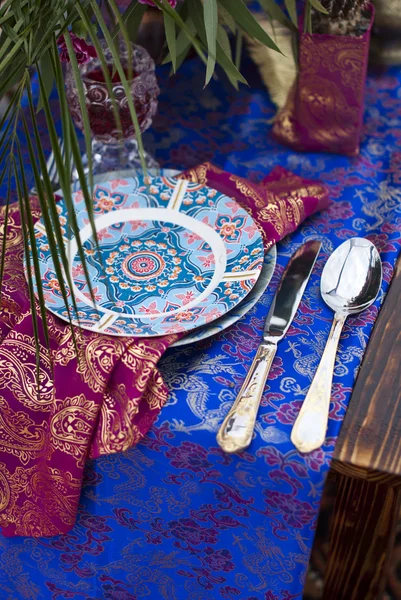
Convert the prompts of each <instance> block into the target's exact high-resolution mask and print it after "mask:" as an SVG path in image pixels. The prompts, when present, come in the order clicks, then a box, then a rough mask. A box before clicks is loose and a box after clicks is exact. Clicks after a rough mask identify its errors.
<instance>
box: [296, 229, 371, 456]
mask: <svg viewBox="0 0 401 600" xmlns="http://www.w3.org/2000/svg"><path fill="white" fill-rule="evenodd" d="M381 281H382V264H381V260H380V256H379V253H378V251H377V250H376V247H375V246H374V245H373V244H372V243H371V242H369V240H366V239H365V238H352V239H350V240H347V241H346V242H344V243H343V244H341V246H339V247H338V248H337V249H336V250H335V251H334V252H333V254H332V255H331V256H330V258H329V259H328V261H327V262H326V264H325V266H324V269H323V273H322V279H321V282H320V291H321V294H322V297H323V300H324V301H325V302H326V304H327V305H328V306H330V308H331V309H333V310H334V313H335V314H334V320H333V324H332V327H331V330H330V334H329V338H328V340H327V343H326V347H325V349H324V352H323V356H322V358H321V361H320V364H319V366H318V369H317V371H316V373H315V377H314V378H313V381H312V383H311V386H310V388H309V391H308V393H307V395H306V398H305V400H304V402H303V404H302V408H301V410H300V412H299V415H298V417H297V420H296V421H295V423H294V427H293V429H292V433H291V441H292V443H293V444H294V446H296V447H297V448H298V450H299V451H300V452H312V450H316V449H317V448H320V446H322V444H323V443H324V440H325V437H326V430H327V421H328V417H329V406H330V397H331V384H332V380H333V371H334V364H335V359H336V353H337V346H338V341H339V339H340V335H341V331H342V328H343V325H344V323H345V320H346V318H347V317H348V315H353V314H356V313H358V312H361V311H362V310H365V308H368V306H370V305H371V304H372V303H373V302H374V301H375V299H376V296H377V294H378V293H379V290H380V287H381Z"/></svg>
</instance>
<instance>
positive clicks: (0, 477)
mask: <svg viewBox="0 0 401 600" xmlns="http://www.w3.org/2000/svg"><path fill="white" fill-rule="evenodd" d="M80 489H81V479H77V478H74V477H73V476H72V475H71V473H69V472H64V471H61V470H60V469H52V468H50V469H48V470H47V471H45V472H41V471H38V470H37V469H36V468H31V469H23V468H21V467H17V468H16V470H15V472H14V473H13V474H11V473H10V472H9V471H8V470H7V468H6V467H5V465H4V464H2V463H0V502H1V509H0V526H1V527H7V526H9V525H11V524H12V525H13V527H14V528H15V533H16V535H23V536H34V537H37V536H41V535H44V536H51V535H56V534H57V533H58V529H57V527H55V525H54V524H53V523H52V517H53V516H55V515H57V517H58V519H60V521H61V522H62V523H63V526H64V527H63V528H64V530H68V529H69V528H70V527H71V526H72V525H73V524H74V522H75V511H76V502H77V500H76V496H77V493H79V491H80ZM21 493H24V495H25V496H26V500H25V501H24V503H23V504H22V505H21V506H16V500H17V498H18V495H19V494H21Z"/></svg>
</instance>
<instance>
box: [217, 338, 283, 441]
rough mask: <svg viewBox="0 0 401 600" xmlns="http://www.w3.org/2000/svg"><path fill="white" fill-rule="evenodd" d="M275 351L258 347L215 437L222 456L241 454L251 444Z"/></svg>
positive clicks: (264, 345) (272, 346) (272, 347)
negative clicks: (240, 451)
mask: <svg viewBox="0 0 401 600" xmlns="http://www.w3.org/2000/svg"><path fill="white" fill-rule="evenodd" d="M276 350H277V346H276V344H272V343H269V342H262V343H261V344H260V346H259V348H258V351H257V352H256V356H255V358H254V359H253V363H252V365H251V368H250V369H249V372H248V375H247V377H246V379H245V381H244V383H243V386H242V388H241V390H240V392H239V394H238V397H237V399H236V401H235V402H234V404H233V406H232V407H231V409H230V411H229V413H228V414H227V416H226V418H225V419H224V421H223V424H222V426H221V427H220V430H219V432H218V434H217V443H218V444H219V446H220V447H221V448H222V449H223V450H224V451H225V452H229V453H232V452H238V451H239V450H244V448H247V447H248V446H249V444H250V443H251V441H252V437H253V430H254V427H255V421H256V417H257V414H258V410H259V404H260V400H261V398H262V394H263V390H264V388H265V383H266V379H267V376H268V374H269V371H270V367H271V364H272V362H273V358H274V356H275V354H276Z"/></svg>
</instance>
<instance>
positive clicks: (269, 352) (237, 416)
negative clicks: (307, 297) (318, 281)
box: [217, 240, 321, 453]
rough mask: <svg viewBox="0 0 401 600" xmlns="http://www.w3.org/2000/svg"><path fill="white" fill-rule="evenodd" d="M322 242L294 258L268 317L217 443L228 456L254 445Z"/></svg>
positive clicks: (304, 247) (303, 248)
mask: <svg viewBox="0 0 401 600" xmlns="http://www.w3.org/2000/svg"><path fill="white" fill-rule="evenodd" d="M320 248H321V242H319V241H318V240H311V241H309V242H306V243H305V244H303V245H302V246H300V247H299V248H298V250H297V251H296V252H295V253H294V254H293V256H292V257H291V259H290V261H289V263H288V265H287V268H286V270H285V271H284V274H283V276H282V278H281V282H280V285H279V287H278V289H277V291H276V294H275V297H274V299H273V302H272V304H271V307H270V310H269V312H268V314H267V317H266V321H265V326H264V331H263V340H262V342H261V343H260V345H259V347H258V349H257V352H256V355H255V358H254V359H253V362H252V365H251V367H250V369H249V372H248V374H247V376H246V379H245V381H244V383H243V385H242V388H241V390H240V392H239V394H238V396H237V399H236V400H235V402H234V404H233V406H232V407H231V409H230V411H229V412H228V414H227V416H226V418H225V419H224V421H223V423H222V425H221V427H220V429H219V432H218V434H217V443H218V444H219V446H220V447H221V448H222V449H223V450H224V451H225V452H228V453H233V452H238V451H240V450H244V449H245V448H247V447H248V446H249V444H250V443H251V441H252V437H253V431H254V427H255V422H256V417H257V414H258V410H259V404H260V400H261V398H262V394H263V390H264V388H265V384H266V379H267V376H268V374H269V371H270V367H271V365H272V362H273V359H274V356H275V354H276V350H277V344H278V342H279V341H280V340H282V339H283V337H284V336H285V334H286V333H287V331H288V328H289V327H290V325H291V322H292V320H293V318H294V316H295V313H296V312H297V310H298V306H299V303H300V301H301V298H302V296H303V293H304V291H305V288H306V286H307V283H308V281H309V277H310V274H311V273H312V270H313V267H314V265H315V262H316V259H317V257H318V254H319V252H320Z"/></svg>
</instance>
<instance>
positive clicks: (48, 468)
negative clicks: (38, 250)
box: [0, 164, 328, 537]
mask: <svg viewBox="0 0 401 600" xmlns="http://www.w3.org/2000/svg"><path fill="white" fill-rule="evenodd" d="M185 176H186V177H187V178H188V179H191V180H195V179H196V180H198V181H202V182H204V183H207V184H208V185H209V186H210V187H214V188H216V189H218V190H219V191H221V192H224V193H226V194H227V195H228V196H231V197H233V198H235V199H236V200H237V201H238V202H239V203H240V204H242V206H244V207H245V208H246V209H247V210H248V211H249V212H250V213H251V214H252V215H253V217H254V219H255V221H256V223H257V225H258V227H259V228H260V229H261V231H262V233H263V236H264V242H265V247H266V249H268V248H270V247H271V246H272V244H274V243H275V242H276V241H278V240H279V239H281V238H283V237H284V236H285V235H288V234H289V233H291V232H292V231H294V230H295V229H296V227H297V226H298V225H299V224H300V223H301V222H302V221H303V220H304V219H305V218H306V217H308V216H310V215H311V214H313V213H314V212H315V211H317V210H320V209H322V208H324V207H325V206H327V203H328V196H327V191H326V189H325V188H324V186H322V185H321V184H319V183H317V182H313V181H309V180H305V179H302V178H300V177H297V176H295V175H293V174H291V173H289V172H287V171H285V170H284V169H280V168H277V169H275V170H274V171H273V172H272V173H271V174H270V175H269V176H268V177H267V178H266V179H265V180H264V181H263V182H262V183H261V184H258V185H257V184H254V183H251V182H249V181H247V180H246V179H242V178H239V177H236V176H233V175H231V174H230V173H227V172H224V171H222V170H220V169H217V168H215V167H213V165H211V164H204V165H201V166H199V167H197V168H196V169H193V170H190V171H189V172H187V173H186V174H185ZM32 205H33V208H34V210H33V216H34V218H35V219H38V218H39V217H40V212H39V210H38V209H37V208H36V209H35V201H34V199H32ZM4 218H5V209H4V207H3V208H1V209H0V232H1V234H2V235H3V232H4ZM0 243H1V240H0ZM23 255H24V246H23V240H22V233H21V221H20V213H19V209H18V206H17V205H13V206H11V207H10V210H9V222H8V228H7V246H6V254H5V264H4V278H3V286H2V295H1V304H0V389H1V391H0V527H2V533H3V535H5V536H15V535H21V536H35V537H36V536H52V535H57V534H61V533H66V532H67V531H69V530H70V529H71V528H72V527H73V526H74V524H75V519H76V514H77V507H78V502H79V496H80V492H81V485H82V476H83V471H84V466H85V461H86V459H87V458H89V457H90V458H95V457H98V456H101V455H102V454H111V453H114V452H123V451H124V450H127V449H129V448H131V447H132V446H133V445H135V444H137V443H138V442H139V441H140V440H141V439H142V438H143V437H144V436H145V435H146V433H147V432H148V431H149V429H150V427H151V426H152V424H153V422H154V420H155V419H156V417H157V415H158V414H159V412H160V410H161V409H162V407H163V405H164V404H165V402H166V400H167V396H168V390H167V388H166V386H165V384H164V382H163V380H162V378H161V375H160V373H159V371H158V369H157V363H158V361H159V359H160V357H161V356H162V355H163V353H164V352H165V351H166V349H167V348H168V347H169V346H171V344H172V343H173V342H174V341H175V340H176V339H177V338H178V336H177V335H169V336H165V337H160V338H152V339H136V338H113V337H109V336H105V335H99V334H95V333H91V332H88V331H84V330H82V329H77V328H76V329H75V335H76V338H77V342H78V347H79V352H78V356H77V355H76V352H75V348H74V343H73V339H72V334H71V330H70V328H69V326H68V325H66V324H65V323H64V322H63V321H61V320H59V319H58V318H57V317H55V316H54V315H52V314H51V313H47V323H48V329H49V335H50V352H49V351H48V350H47V349H46V345H45V341H44V336H43V331H42V325H41V322H40V319H39V331H40V339H41V346H40V358H41V361H40V386H41V389H40V394H38V393H37V389H36V383H35V382H36V359H35V341H34V332H33V325H32V318H31V312H30V304H29V297H28V288H27V284H26V280H25V275H24V271H23Z"/></svg>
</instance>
